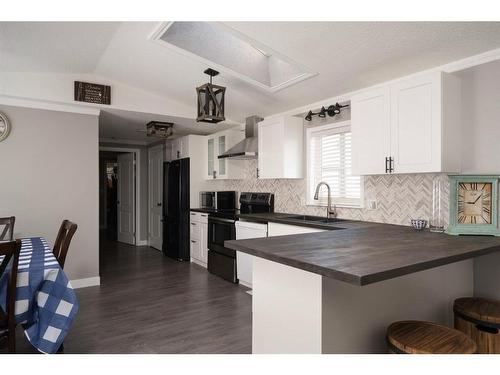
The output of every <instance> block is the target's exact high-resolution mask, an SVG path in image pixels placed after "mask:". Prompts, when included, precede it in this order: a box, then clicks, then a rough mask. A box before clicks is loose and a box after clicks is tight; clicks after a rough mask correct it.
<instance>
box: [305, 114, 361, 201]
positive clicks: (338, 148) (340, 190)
mask: <svg viewBox="0 0 500 375" xmlns="http://www.w3.org/2000/svg"><path fill="white" fill-rule="evenodd" d="M343 124H344V125H340V126H339V125H338V124H331V125H325V126H321V127H316V128H309V129H308V130H307V153H308V155H307V157H308V173H307V174H308V189H307V195H308V196H307V201H308V204H325V203H326V202H327V197H328V193H327V189H326V187H324V186H322V187H321V190H320V195H319V196H320V200H319V202H318V201H315V200H314V193H315V191H316V186H317V185H318V183H319V182H321V181H324V182H326V183H327V184H328V185H330V188H331V191H332V201H333V203H334V204H337V205H341V206H360V205H361V202H362V199H361V196H362V186H361V178H360V177H359V176H353V175H352V174H351V165H352V148H351V132H350V126H349V125H345V123H343Z"/></svg>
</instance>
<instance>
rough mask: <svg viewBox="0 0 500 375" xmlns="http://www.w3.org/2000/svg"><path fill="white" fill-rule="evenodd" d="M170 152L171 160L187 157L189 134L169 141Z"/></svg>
mask: <svg viewBox="0 0 500 375" xmlns="http://www.w3.org/2000/svg"><path fill="white" fill-rule="evenodd" d="M170 146H171V147H170V149H171V152H172V157H171V160H176V159H183V158H188V157H189V136H187V135H186V136H184V137H180V138H176V139H173V140H171V141H170Z"/></svg>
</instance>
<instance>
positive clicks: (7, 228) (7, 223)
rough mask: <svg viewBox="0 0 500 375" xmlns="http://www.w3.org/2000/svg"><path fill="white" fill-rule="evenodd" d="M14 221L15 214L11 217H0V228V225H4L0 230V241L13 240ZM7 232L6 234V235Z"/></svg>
mask: <svg viewBox="0 0 500 375" xmlns="http://www.w3.org/2000/svg"><path fill="white" fill-rule="evenodd" d="M15 221H16V217H15V216H11V217H0V230H1V227H2V225H3V226H4V228H3V231H1V232H0V241H4V240H5V241H12V240H14V223H15ZM7 234H8V236H7Z"/></svg>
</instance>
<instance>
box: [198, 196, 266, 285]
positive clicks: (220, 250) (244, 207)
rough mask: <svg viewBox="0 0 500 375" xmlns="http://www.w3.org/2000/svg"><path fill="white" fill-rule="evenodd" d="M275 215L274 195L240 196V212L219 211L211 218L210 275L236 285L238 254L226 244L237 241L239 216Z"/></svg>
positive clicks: (209, 216) (209, 231)
mask: <svg viewBox="0 0 500 375" xmlns="http://www.w3.org/2000/svg"><path fill="white" fill-rule="evenodd" d="M264 212H274V194H271V193H248V192H245V193H241V194H240V209H239V210H238V209H218V210H213V211H210V212H209V214H208V271H209V272H211V273H213V274H215V275H218V276H220V277H222V278H224V279H226V280H228V281H231V282H233V283H237V282H238V278H237V270H236V251H234V250H232V249H228V248H226V247H225V246H224V241H229V240H235V239H236V226H235V223H236V221H237V220H238V219H239V215H240V213H242V214H251V213H264Z"/></svg>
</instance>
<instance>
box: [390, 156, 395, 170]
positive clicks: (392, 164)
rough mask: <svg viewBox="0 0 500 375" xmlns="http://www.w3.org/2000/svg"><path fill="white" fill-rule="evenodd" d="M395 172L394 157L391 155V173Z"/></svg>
mask: <svg viewBox="0 0 500 375" xmlns="http://www.w3.org/2000/svg"><path fill="white" fill-rule="evenodd" d="M392 172H394V158H393V157H392V156H391V157H390V158H389V173H392Z"/></svg>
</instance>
